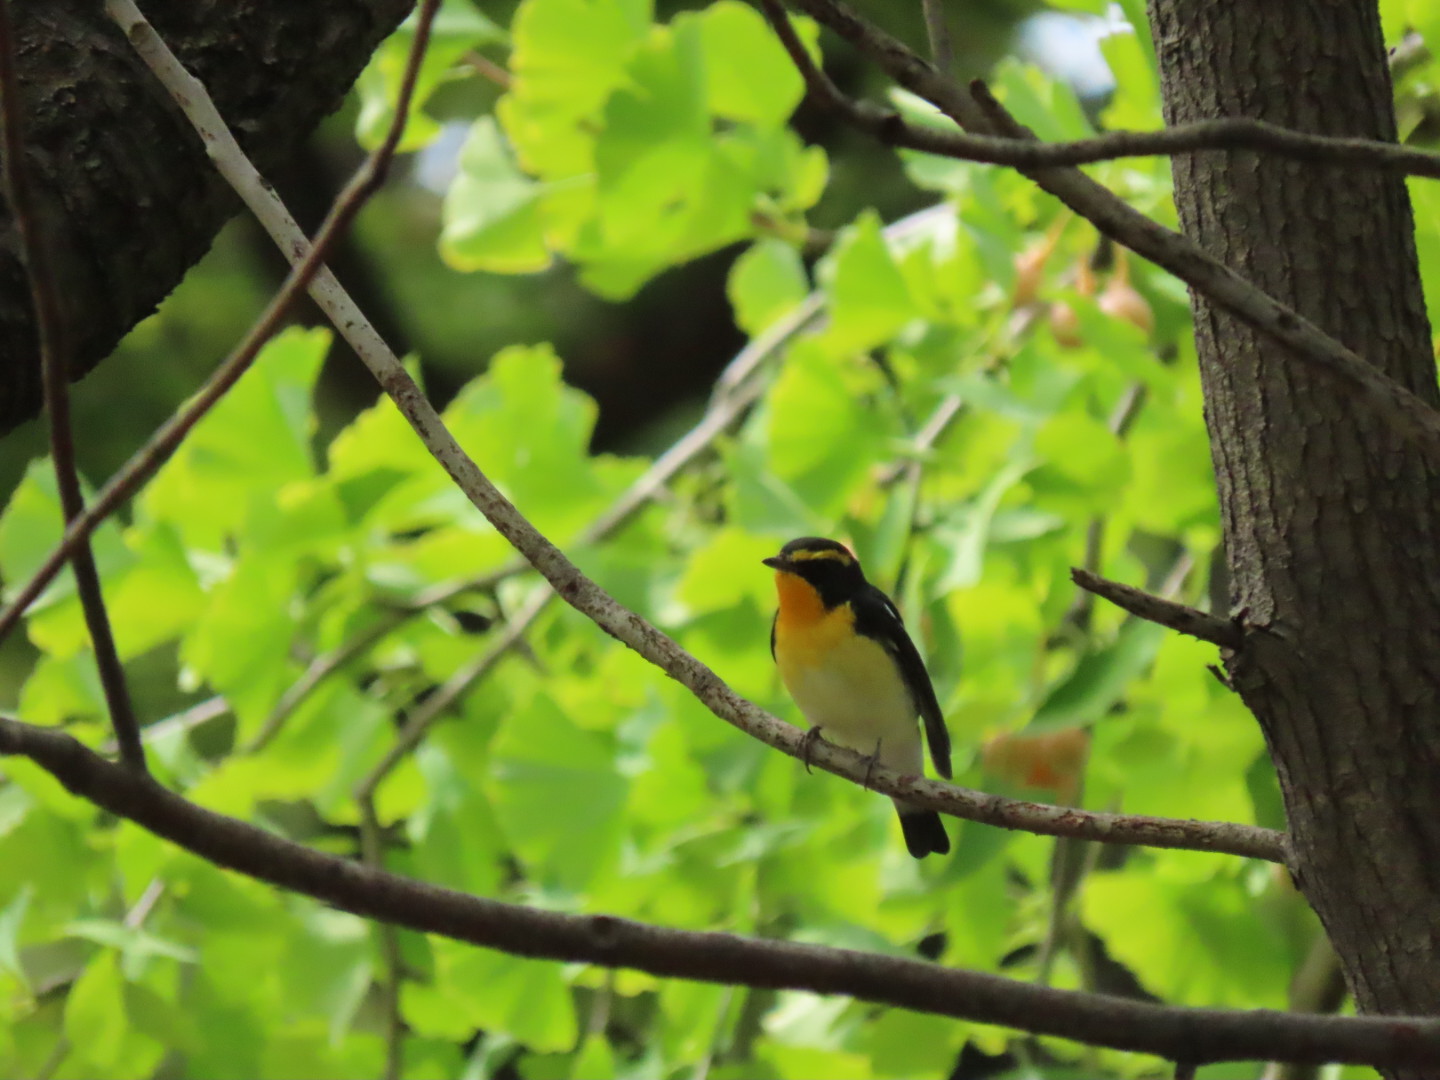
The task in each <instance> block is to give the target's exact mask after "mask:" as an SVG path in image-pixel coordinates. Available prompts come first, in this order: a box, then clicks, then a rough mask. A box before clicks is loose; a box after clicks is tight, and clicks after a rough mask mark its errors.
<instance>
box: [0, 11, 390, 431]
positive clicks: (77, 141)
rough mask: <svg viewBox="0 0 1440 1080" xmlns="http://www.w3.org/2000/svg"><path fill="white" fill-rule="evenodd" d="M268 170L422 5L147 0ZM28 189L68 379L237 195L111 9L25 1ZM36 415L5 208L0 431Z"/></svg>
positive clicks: (150, 298) (35, 374)
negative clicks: (49, 248) (59, 315)
mask: <svg viewBox="0 0 1440 1080" xmlns="http://www.w3.org/2000/svg"><path fill="white" fill-rule="evenodd" d="M141 6H142V9H143V10H144V11H145V13H146V15H147V16H148V17H149V18H150V19H151V21H152V22H153V23H154V24H155V26H156V28H157V29H158V30H159V31H160V33H161V35H162V36H163V37H164V38H165V40H166V41H167V42H168V43H169V45H170V47H171V48H172V49H174V50H175V52H176V53H177V54H178V55H179V57H180V59H181V60H182V61H183V62H184V63H185V65H186V66H187V67H188V68H189V69H190V70H191V71H192V72H193V73H194V74H195V75H197V76H198V77H199V78H200V80H201V81H202V82H203V83H205V85H206V87H207V88H208V89H209V91H210V94H211V96H212V97H214V99H215V103H216V105H217V106H218V107H219V109H220V112H221V114H222V115H223V116H224V117H225V119H226V120H227V121H228V122H229V124H230V125H231V127H232V128H234V129H235V130H236V133H237V134H238V135H239V137H240V141H241V143H242V144H243V145H244V146H245V148H246V150H247V152H249V153H250V154H252V155H253V156H254V158H255V159H256V162H257V164H259V165H260V167H261V169H262V170H263V169H265V168H267V167H268V166H273V165H274V164H275V163H277V162H279V161H281V160H282V159H283V158H284V157H285V156H286V155H288V154H289V153H290V152H291V151H292V150H293V149H294V147H295V146H296V145H297V144H298V143H299V142H300V141H301V140H302V139H304V138H305V136H307V135H308V134H309V133H310V131H311V130H312V129H313V128H314V126H315V125H316V123H318V122H319V120H320V119H321V118H322V117H323V116H325V115H326V114H327V113H329V112H330V111H332V110H333V109H334V108H335V107H336V106H338V105H339V104H340V102H341V100H342V99H343V98H344V95H345V92H346V91H347V90H348V89H349V88H350V85H351V84H352V83H353V82H354V81H355V78H356V76H357V75H358V74H359V72H360V69H361V68H362V67H363V66H364V65H365V62H366V60H367V59H369V56H370V54H371V52H372V51H373V50H374V48H375V46H376V45H377V44H378V43H379V41H380V40H381V39H382V38H383V37H384V36H385V35H386V34H388V33H389V32H390V31H391V30H392V29H394V27H395V26H396V25H397V24H398V23H399V21H400V20H401V19H402V18H403V17H404V16H405V14H406V12H408V11H409V10H410V8H411V7H412V6H413V0H143V2H142V5H141ZM13 12H14V14H13V18H14V21H15V24H16V27H15V30H16V36H17V39H18V41H17V50H16V51H17V60H18V63H19V72H20V79H21V87H22V97H23V98H24V107H25V114H26V119H27V130H26V142H27V157H28V161H29V164H30V168H31V172H32V176H33V186H34V187H35V189H36V192H37V196H38V197H39V199H40V200H41V203H42V213H43V214H44V215H45V218H46V224H47V228H48V230H49V235H50V237H51V239H52V242H53V243H54V245H55V248H56V251H55V263H56V267H57V273H58V275H59V277H60V291H61V295H62V300H63V302H64V305H65V311H64V315H65V316H66V319H67V322H68V325H69V326H70V327H71V334H72V339H71V340H72V345H73V355H72V356H71V374H72V377H79V376H80V375H83V374H84V373H85V372H87V371H89V370H90V369H91V368H92V367H94V365H95V364H96V363H97V362H99V361H100V360H101V359H102V358H103V357H105V356H106V355H107V354H108V353H109V352H110V351H111V349H113V348H114V346H115V343H116V342H118V341H119V340H120V338H121V337H122V336H123V335H124V334H125V333H126V332H127V331H128V330H129V329H130V328H131V327H132V326H134V325H135V323H137V322H139V321H140V320H141V319H142V318H144V317H145V316H146V315H148V314H149V313H150V312H151V311H153V310H154V308H155V305H156V304H158V303H159V302H160V300H161V299H163V298H164V297H165V295H166V294H167V293H169V292H170V290H171V289H173V288H174V287H175V286H176V285H177V284H178V283H179V282H180V279H181V278H182V277H183V276H184V275H185V272H186V271H187V270H188V269H189V268H190V266H191V265H192V264H193V263H195V262H196V260H198V259H199V258H200V256H201V255H203V254H204V253H205V251H206V250H207V249H208V248H209V246H210V243H211V241H212V240H213V239H214V237H215V234H216V232H218V231H219V229H220V226H221V225H223V224H224V222H225V221H226V219H227V218H229V217H230V216H231V214H233V213H234V212H235V210H236V209H237V208H238V206H239V202H238V200H237V199H236V198H235V196H234V195H233V194H232V193H231V192H230V189H229V187H228V186H227V185H226V184H225V182H224V181H223V180H221V179H220V177H219V176H218V175H217V174H216V172H215V170H214V169H213V167H212V166H211V165H210V164H209V162H208V161H207V159H206V157H205V153H204V151H203V149H202V148H201V145H200V141H199V139H198V138H197V137H196V136H195V135H194V134H193V132H192V131H191V130H190V126H189V124H188V123H187V122H186V121H185V119H184V117H183V116H182V115H181V114H180V112H179V110H178V109H177V108H176V107H175V106H174V105H173V104H172V103H171V101H170V98H169V96H168V95H167V94H166V92H165V91H164V89H163V88H161V87H160V85H159V84H158V83H157V82H156V81H155V78H154V76H152V75H151V74H150V72H149V70H148V69H147V68H146V67H145V66H144V64H143V63H141V61H140V59H139V58H138V57H137V56H136V55H135V53H134V51H133V50H132V49H131V48H130V47H129V45H128V44H127V43H126V42H125V40H124V39H123V38H122V37H121V35H120V33H119V31H118V30H117V29H116V28H115V26H114V25H113V24H112V23H111V22H110V20H109V19H107V18H106V17H105V13H104V9H103V5H102V4H101V3H100V0H14V4H13ZM39 408H40V374H39V366H38V361H37V356H36V348H35V328H34V323H33V320H32V318H31V313H30V296H29V290H28V288H27V287H26V285H25V278H24V271H23V269H22V268H21V264H20V260H19V256H18V238H17V237H16V234H15V229H14V225H13V223H12V222H11V220H10V216H9V210H8V208H4V210H3V214H0V434H3V433H4V432H6V431H8V430H10V429H11V428H12V427H14V426H15V425H16V424H18V423H20V422H21V421H23V420H26V419H28V418H29V417H31V416H34V415H35V413H36V412H38V411H39Z"/></svg>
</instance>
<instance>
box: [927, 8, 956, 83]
mask: <svg viewBox="0 0 1440 1080" xmlns="http://www.w3.org/2000/svg"><path fill="white" fill-rule="evenodd" d="M920 6H921V9H922V10H923V11H924V14H925V36H926V37H928V38H929V39H930V62H931V63H932V64H934V65H935V66H936V67H937V68H939V69H940V70H941V71H949V70H950V67H951V65H952V64H953V63H954V62H955V54H954V52H952V51H951V48H950V28H949V27H948V26H946V25H945V2H944V0H920Z"/></svg>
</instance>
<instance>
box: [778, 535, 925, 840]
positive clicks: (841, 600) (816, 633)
mask: <svg viewBox="0 0 1440 1080" xmlns="http://www.w3.org/2000/svg"><path fill="white" fill-rule="evenodd" d="M762 561H763V562H764V563H765V565H766V566H768V567H771V568H772V569H773V570H774V571H775V588H776V591H777V592H778V593H779V597H780V609H779V611H777V612H776V614H775V621H774V623H772V624H771V627H770V655H771V656H773V657H774V658H775V663H776V665H777V666H778V667H779V668H780V678H781V679H782V680H783V681H784V683H785V687H786V689H787V690H789V691H790V696H791V697H792V698H794V699H795V704H796V705H798V706H799V707H800V711H801V712H802V713H804V714H805V719H806V720H808V721H809V722H810V732H809V733H808V734H807V736H806V738H807V739H808V738H812V737H815V736H817V735H818V734H819V732H820V731H821V729H824V732H825V734H826V735H827V736H829V737H830V739H831V741H832V742H836V743H838V744H839V745H841V746H847V747H849V748H850V749H852V750H856V751H858V752H860V753H864V754H870V755H872V761H878V762H879V763H880V764H881V765H884V766H886V767H887V768H891V769H895V770H896V771H898V772H902V773H906V774H908V775H911V776H923V775H924V772H925V753H924V747H923V746H922V745H921V742H920V729H919V726H918V725H917V724H916V722H915V719H916V717H917V716H919V717H922V718H923V719H924V721H925V735H926V737H927V738H928V739H929V742H930V760H931V761H933V762H934V763H935V771H936V772H937V773H939V774H940V775H941V776H943V777H945V778H946V779H947V780H948V779H949V778H950V733H949V732H948V731H946V730H945V718H944V717H943V716H941V715H940V704H939V702H937V701H936V700H935V688H934V687H933V686H931V685H930V676H929V674H928V673H927V672H926V670H925V662H924V661H923V660H921V659H920V653H919V652H918V651H917V650H916V648H915V643H914V642H912V641H911V640H910V635H909V634H908V633H906V632H905V624H904V622H902V621H901V619H900V612H898V611H897V610H896V609H895V605H894V604H892V603H891V602H890V598H889V597H887V596H886V595H885V594H884V593H883V592H881V591H880V590H879V589H877V588H876V587H875V586H874V585H871V584H870V583H869V582H868V581H866V580H865V574H864V572H863V571H861V569H860V561H859V560H858V559H856V558H855V556H854V555H853V554H851V552H850V550H849V549H848V548H846V547H845V546H844V545H843V544H840V543H837V542H836V541H834V540H825V539H822V538H820V537H816V536H803V537H801V538H800V539H798V540H791V541H790V542H789V543H788V544H786V545H785V546H784V547H783V548H781V549H780V554H779V555H773V556H771V557H770V558H768V559H764V560H762ZM895 809H896V810H898V811H899V812H900V828H901V829H902V830H903V832H904V833H905V846H906V847H907V848H908V849H909V850H910V854H911V855H913V856H914V857H915V858H917V859H923V858H924V857H925V856H926V855H929V854H930V853H931V852H938V853H939V854H941V855H944V854H946V853H948V852H949V850H950V838H949V837H948V836H946V835H945V827H944V826H943V825H941V824H940V815H939V814H937V813H935V811H933V810H926V809H924V808H922V807H919V806H915V805H913V804H911V803H907V802H905V801H904V800H902V799H896V800H895Z"/></svg>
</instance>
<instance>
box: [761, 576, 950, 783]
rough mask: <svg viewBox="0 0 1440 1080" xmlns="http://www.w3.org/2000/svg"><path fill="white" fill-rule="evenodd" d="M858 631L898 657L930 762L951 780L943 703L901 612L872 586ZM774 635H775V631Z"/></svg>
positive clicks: (855, 604) (860, 606)
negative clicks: (928, 750) (942, 711)
mask: <svg viewBox="0 0 1440 1080" xmlns="http://www.w3.org/2000/svg"><path fill="white" fill-rule="evenodd" d="M851 607H852V608H853V609H854V611H855V630H856V632H857V633H861V634H864V635H865V636H866V637H869V638H873V639H875V640H876V641H878V642H880V644H881V645H883V646H885V651H886V652H888V653H889V654H890V655H891V656H893V657H894V658H895V662H896V663H897V664H898V665H899V666H900V674H901V675H902V676H904V678H905V686H906V688H907V689H908V690H909V691H910V700H911V701H913V702H914V703H915V711H916V712H918V713H919V714H920V717H921V719H923V720H924V721H925V738H926V740H927V741H928V742H929V743H930V760H931V761H933V762H934V763H935V771H936V772H937V773H939V774H940V775H941V776H943V777H944V778H945V779H946V780H949V779H950V776H951V772H950V732H949V731H948V730H946V728H945V717H944V716H942V715H941V714H940V703H939V702H938V701H936V700H935V687H934V686H932V685H931V684H930V673H929V672H927V671H926V670H925V661H924V660H921V659H920V652H919V650H917V649H916V648H915V643H914V642H913V641H911V640H910V635H909V634H908V633H907V632H906V630H905V622H904V620H902V619H901V618H900V612H899V611H897V610H896V608H895V605H894V604H892V603H891V602H890V598H889V597H888V596H886V595H885V594H884V593H883V592H881V591H880V590H879V589H877V588H875V586H873V585H867V586H866V587H865V589H864V590H862V591H861V592H860V594H859V595H858V596H856V597H855V599H854V600H852V601H851ZM772 636H773V632H772Z"/></svg>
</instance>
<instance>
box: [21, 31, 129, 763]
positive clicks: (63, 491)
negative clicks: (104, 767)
mask: <svg viewBox="0 0 1440 1080" xmlns="http://www.w3.org/2000/svg"><path fill="white" fill-rule="evenodd" d="M23 114H24V109H23V108H22V107H21V101H20V83H19V79H18V78H17V77H16V74H15V42H14V35H13V33H12V32H11V24H10V5H9V4H3V3H0V117H3V127H4V170H5V187H6V189H7V192H8V195H9V200H10V212H11V214H12V215H13V217H14V220H15V228H16V231H17V232H18V233H19V235H20V249H21V252H22V255H23V258H24V262H25V271H26V274H27V276H28V277H29V279H30V295H31V298H32V301H33V303H34V307H35V326H36V334H37V336H38V338H39V344H40V369H41V373H42V378H43V386H44V399H45V412H46V415H47V416H48V417H49V419H50V458H51V461H52V462H53V463H54V466H55V486H56V489H57V491H58V492H59V495H60V509H61V512H62V513H63V514H64V516H65V522H66V524H69V523H70V522H72V521H74V520H75V519H76V518H77V517H79V516H80V515H81V514H82V513H83V512H84V510H85V496H84V494H83V493H82V492H81V490H80V475H79V472H78V471H77V470H76V467H75V439H74V433H73V431H72V429H71V424H70V388H69V376H70V370H69V368H70V345H69V336H68V334H67V332H66V327H65V321H64V319H62V318H61V315H60V296H59V292H58V288H57V285H56V279H55V269H54V266H53V265H52V263H51V250H50V238H49V236H48V235H47V234H48V231H49V230H47V229H46V227H45V220H44V217H43V216H42V214H41V213H40V210H39V207H38V206H37V205H36V202H35V200H34V199H33V198H32V195H31V191H30V177H29V169H28V167H27V165H26V160H25V133H24V123H23ZM70 561H71V565H72V566H73V568H74V570H75V589H76V592H77V593H78V594H79V596H80V606H81V609H82V610H83V611H84V614H85V626H86V628H87V629H88V630H89V633H90V642H91V645H92V646H93V648H94V651H95V666H96V667H97V668H98V669H99V673H100V686H101V688H102V690H103V691H104V694H105V704H106V707H107V708H108V710H109V713H110V722H111V724H112V726H113V727H114V729H115V738H116V741H117V742H118V743H119V745H120V759H121V760H122V761H123V762H125V764H126V765H127V766H128V767H130V768H132V769H135V770H136V771H137V772H145V771H146V765H145V746H144V744H143V743H142V742H141V740H140V722H139V721H138V720H137V719H136V717H135V708H134V705H133V704H132V703H131V701H130V688H129V687H128V686H127V685H126V683H125V667H124V665H123V664H121V663H120V653H119V651H118V650H117V649H116V647H115V635H114V633H113V632H112V631H111V628H110V616H109V613H108V612H107V611H106V610H105V593H104V590H103V589H102V588H101V586H100V572H99V570H97V569H96V567H95V553H94V552H93V551H92V550H91V547H90V543H89V541H88V540H87V541H86V542H85V543H82V544H79V545H77V546H76V548H75V551H74V553H73V554H72V556H71V559H70Z"/></svg>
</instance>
